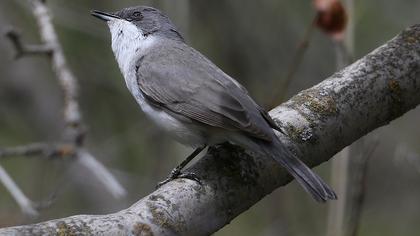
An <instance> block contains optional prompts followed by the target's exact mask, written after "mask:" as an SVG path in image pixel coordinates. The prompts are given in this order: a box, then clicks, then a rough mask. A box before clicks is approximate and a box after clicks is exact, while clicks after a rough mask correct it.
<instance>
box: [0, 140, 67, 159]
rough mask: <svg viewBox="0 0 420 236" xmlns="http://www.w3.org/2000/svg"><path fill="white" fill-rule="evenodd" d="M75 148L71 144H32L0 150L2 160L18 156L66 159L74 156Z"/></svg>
mask: <svg viewBox="0 0 420 236" xmlns="http://www.w3.org/2000/svg"><path fill="white" fill-rule="evenodd" d="M74 153H75V148H74V146H73V145H71V144H48V143H31V144H27V145H21V146H16V147H7V148H0V159H5V158H11V157H17V156H26V157H32V156H44V157H64V156H73V155H74Z"/></svg>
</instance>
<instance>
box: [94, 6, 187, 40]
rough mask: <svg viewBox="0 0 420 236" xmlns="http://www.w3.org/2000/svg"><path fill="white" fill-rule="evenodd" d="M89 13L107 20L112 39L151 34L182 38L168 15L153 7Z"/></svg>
mask: <svg viewBox="0 0 420 236" xmlns="http://www.w3.org/2000/svg"><path fill="white" fill-rule="evenodd" d="M91 14H92V15H93V16H95V17H97V18H99V19H101V20H103V21H106V22H107V24H108V26H109V28H110V31H111V34H112V38H113V40H114V38H117V37H132V38H140V39H143V38H147V37H148V36H151V35H153V36H159V37H163V38H167V39H172V40H180V41H183V40H184V39H183V37H182V36H181V34H180V33H179V32H178V30H177V28H176V27H175V25H174V24H173V23H172V22H171V20H170V19H169V17H167V16H166V15H165V14H163V13H162V12H161V11H159V10H158V9H155V8H153V7H147V6H136V7H128V8H124V9H122V10H120V11H117V12H113V13H107V12H102V11H97V10H94V11H92V13H91Z"/></svg>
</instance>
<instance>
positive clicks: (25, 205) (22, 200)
mask: <svg viewBox="0 0 420 236" xmlns="http://www.w3.org/2000/svg"><path fill="white" fill-rule="evenodd" d="M0 181H1V182H2V183H3V185H4V186H5V187H6V189H7V190H8V191H9V193H10V195H12V197H13V199H15V201H16V203H17V204H18V205H19V207H20V209H21V210H22V212H23V214H25V215H27V216H30V217H34V216H37V215H38V212H37V211H36V210H35V208H34V206H33V203H32V201H31V200H29V199H28V198H27V197H26V196H25V194H24V193H23V192H22V190H20V188H19V187H18V185H17V184H16V183H15V182H14V181H13V179H12V178H11V177H10V176H9V174H8V173H7V172H6V170H5V169H4V168H3V167H2V166H1V165H0Z"/></svg>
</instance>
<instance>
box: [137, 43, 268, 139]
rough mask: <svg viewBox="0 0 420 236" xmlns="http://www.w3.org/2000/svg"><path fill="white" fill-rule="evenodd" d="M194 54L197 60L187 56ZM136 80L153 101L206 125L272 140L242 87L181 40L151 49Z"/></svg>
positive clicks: (259, 113) (141, 65)
mask: <svg viewBox="0 0 420 236" xmlns="http://www.w3.org/2000/svg"><path fill="white" fill-rule="evenodd" d="M159 52H160V53H159ZM163 52H165V55H163ZM185 54H187V55H185ZM188 54H193V55H194V56H192V55H190V56H188ZM181 55H182V56H181ZM197 57H198V58H199V59H201V60H191V59H190V58H197ZM163 58H164V60H162V59H163ZM206 62H207V63H206ZM137 82H138V85H139V88H140V90H141V92H142V93H143V94H144V95H145V97H146V99H148V100H150V101H151V102H152V103H153V104H157V105H159V106H161V107H163V108H165V109H168V110H170V111H172V112H175V113H178V114H181V115H184V116H186V117H188V118H190V119H192V120H194V121H197V122H200V123H203V124H206V125H209V126H213V127H218V128H222V129H227V130H238V131H243V132H245V133H248V134H250V135H252V136H254V137H256V138H259V139H262V140H266V141H271V140H272V130H271V128H270V127H269V125H268V123H267V121H266V120H265V119H264V117H263V116H262V114H261V112H260V111H259V110H258V108H259V106H258V105H256V103H255V102H254V101H253V100H252V99H251V98H250V97H249V95H248V94H247V92H246V90H245V89H244V88H243V87H242V86H240V84H239V83H238V82H236V81H235V80H233V79H232V78H231V77H229V76H228V75H226V74H225V73H224V72H223V71H221V70H220V69H218V68H217V67H216V66H215V65H214V64H213V63H211V62H210V61H209V60H208V59H206V58H205V57H204V56H202V55H201V54H200V53H199V52H197V51H195V50H194V49H191V48H188V47H185V46H184V45H183V44H176V45H171V47H169V48H165V50H154V52H151V53H149V54H148V55H147V56H145V57H144V58H142V60H141V64H140V65H139V66H138V70H137Z"/></svg>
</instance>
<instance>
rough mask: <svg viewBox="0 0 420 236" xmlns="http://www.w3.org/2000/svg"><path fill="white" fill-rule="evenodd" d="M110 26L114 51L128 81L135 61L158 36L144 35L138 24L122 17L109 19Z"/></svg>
mask: <svg viewBox="0 0 420 236" xmlns="http://www.w3.org/2000/svg"><path fill="white" fill-rule="evenodd" d="M108 26H109V29H110V32H111V37H112V51H113V52H114V55H115V58H116V59H117V62H118V65H119V67H120V70H121V72H122V74H123V75H124V78H125V79H126V82H127V76H128V74H129V73H130V71H131V70H132V68H133V66H135V65H134V63H136V61H137V59H138V58H140V57H141V56H143V55H144V54H145V52H146V50H147V49H148V48H150V47H151V46H152V45H153V44H154V43H155V42H156V37H154V36H153V35H149V36H148V37H145V36H143V32H142V31H141V30H140V29H139V28H137V26H135V25H134V24H132V23H131V22H129V21H126V20H122V19H115V20H111V21H108Z"/></svg>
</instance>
